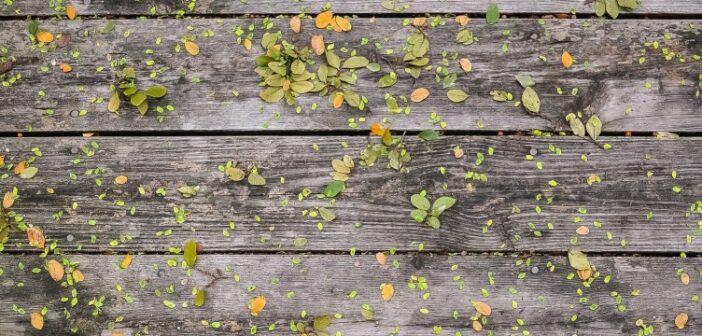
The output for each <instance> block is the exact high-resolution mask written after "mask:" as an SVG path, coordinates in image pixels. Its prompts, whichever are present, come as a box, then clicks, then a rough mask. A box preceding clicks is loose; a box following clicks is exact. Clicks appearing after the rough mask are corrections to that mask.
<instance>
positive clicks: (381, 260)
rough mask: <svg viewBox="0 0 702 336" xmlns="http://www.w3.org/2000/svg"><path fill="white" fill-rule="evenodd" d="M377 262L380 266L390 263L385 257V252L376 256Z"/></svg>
mask: <svg viewBox="0 0 702 336" xmlns="http://www.w3.org/2000/svg"><path fill="white" fill-rule="evenodd" d="M375 260H377V261H378V264H380V265H383V266H384V265H385V264H387V263H388V256H386V255H385V253H383V252H378V253H376V254H375Z"/></svg>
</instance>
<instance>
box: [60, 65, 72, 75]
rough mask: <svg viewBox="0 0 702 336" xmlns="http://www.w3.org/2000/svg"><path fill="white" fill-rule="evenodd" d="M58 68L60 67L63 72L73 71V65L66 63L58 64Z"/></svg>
mask: <svg viewBox="0 0 702 336" xmlns="http://www.w3.org/2000/svg"><path fill="white" fill-rule="evenodd" d="M59 68H61V71H63V73H69V72H71V71H73V67H72V66H71V65H70V64H68V63H61V64H59Z"/></svg>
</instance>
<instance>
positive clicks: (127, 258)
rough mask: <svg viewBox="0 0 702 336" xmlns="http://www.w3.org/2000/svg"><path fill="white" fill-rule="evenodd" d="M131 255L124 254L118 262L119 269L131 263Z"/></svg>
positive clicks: (125, 267)
mask: <svg viewBox="0 0 702 336" xmlns="http://www.w3.org/2000/svg"><path fill="white" fill-rule="evenodd" d="M132 258H133V257H132V256H131V255H130V254H127V255H125V256H124V257H123V258H122V261H120V262H119V268H121V269H127V268H128V267H129V265H131V264H132Z"/></svg>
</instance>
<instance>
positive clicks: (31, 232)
mask: <svg viewBox="0 0 702 336" xmlns="http://www.w3.org/2000/svg"><path fill="white" fill-rule="evenodd" d="M27 240H29V245H30V246H32V247H36V248H40V249H43V248H44V244H46V239H44V234H43V233H42V232H41V230H39V229H37V228H35V227H30V228H27Z"/></svg>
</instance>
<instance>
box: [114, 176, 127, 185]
mask: <svg viewBox="0 0 702 336" xmlns="http://www.w3.org/2000/svg"><path fill="white" fill-rule="evenodd" d="M127 181H129V178H128V177H126V176H124V175H120V176H117V177H115V183H117V184H125V183H127Z"/></svg>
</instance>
